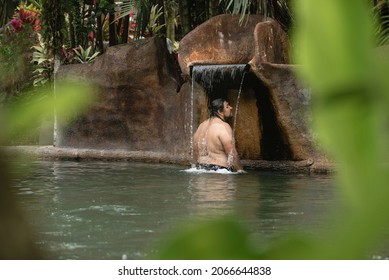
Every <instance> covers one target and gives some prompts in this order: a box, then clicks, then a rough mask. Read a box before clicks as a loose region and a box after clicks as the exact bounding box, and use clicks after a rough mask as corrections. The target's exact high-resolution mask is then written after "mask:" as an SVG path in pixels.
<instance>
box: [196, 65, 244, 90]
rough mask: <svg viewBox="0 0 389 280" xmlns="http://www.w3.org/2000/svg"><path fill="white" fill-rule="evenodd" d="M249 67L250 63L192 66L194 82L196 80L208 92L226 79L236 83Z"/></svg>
mask: <svg viewBox="0 0 389 280" xmlns="http://www.w3.org/2000/svg"><path fill="white" fill-rule="evenodd" d="M248 67H249V66H248V64H216V65H213V64H212V65H194V66H193V67H192V83H193V81H196V82H198V83H199V84H201V85H202V86H203V87H204V88H205V89H206V90H207V91H208V92H212V90H213V89H214V88H215V86H217V85H219V84H221V83H224V82H226V81H229V82H232V83H235V84H236V82H237V81H241V80H242V77H243V76H244V73H245V72H247V70H248Z"/></svg>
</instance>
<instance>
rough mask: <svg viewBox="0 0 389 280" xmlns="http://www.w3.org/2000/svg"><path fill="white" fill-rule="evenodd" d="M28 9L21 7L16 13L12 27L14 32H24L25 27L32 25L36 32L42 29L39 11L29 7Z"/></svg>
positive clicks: (11, 23)
mask: <svg viewBox="0 0 389 280" xmlns="http://www.w3.org/2000/svg"><path fill="white" fill-rule="evenodd" d="M27 8H28V9H24V8H23V6H19V7H18V9H17V12H16V13H15V15H14V17H13V19H12V20H11V22H10V25H11V26H12V27H13V30H14V32H19V31H21V30H23V28H24V26H26V25H31V26H32V27H33V30H34V31H35V32H37V31H39V30H40V29H41V24H40V23H41V22H40V20H39V11H38V10H36V11H35V10H34V9H33V8H32V7H30V6H28V7H27Z"/></svg>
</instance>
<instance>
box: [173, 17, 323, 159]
mask: <svg viewBox="0 0 389 280" xmlns="http://www.w3.org/2000/svg"><path fill="white" fill-rule="evenodd" d="M179 63H180V66H181V68H182V71H183V73H184V74H186V75H188V76H189V75H190V74H192V73H191V67H193V66H195V65H201V64H207V65H226V64H248V65H249V66H250V67H249V69H250V70H249V72H250V73H247V74H246V78H245V80H244V83H243V87H242V91H241V93H240V105H239V112H238V116H237V118H238V119H237V121H236V125H237V127H236V128H235V138H236V144H237V149H238V152H239V154H240V155H241V156H242V158H243V159H250V160H251V159H266V160H296V161H297V160H307V161H309V162H312V161H313V159H315V158H319V157H320V154H319V153H318V152H317V151H316V149H315V145H314V141H313V138H312V133H311V131H310V91H309V89H308V88H306V87H304V85H302V84H301V83H300V82H299V81H298V80H297V78H296V76H295V75H294V68H295V67H296V66H293V65H290V64H288V63H289V41H288V36H287V34H286V33H285V31H284V30H283V29H282V28H281V26H280V25H279V24H278V23H277V22H276V21H274V20H272V19H269V18H264V17H262V16H255V15H250V16H249V17H248V20H247V22H244V23H243V24H242V25H240V24H239V16H232V15H219V16H216V17H214V18H212V19H210V20H208V21H207V22H205V23H203V24H202V25H200V26H199V27H197V28H196V29H195V30H193V31H192V32H190V33H189V34H187V35H186V36H185V37H184V38H183V39H182V41H181V43H180V50H179ZM189 80H191V82H192V83H199V81H198V80H194V79H191V77H190V78H189ZM226 83H227V81H225V82H220V81H219V84H221V85H223V84H226ZM237 87H239V85H235V87H234V88H231V89H226V88H221V89H216V90H215V89H213V92H211V91H210V90H209V89H206V90H205V92H204V91H203V92H202V91H198V94H200V95H201V94H206V95H207V96H208V98H210V99H212V98H216V97H226V98H228V99H229V100H230V101H231V102H232V103H233V104H237V102H238V100H237V96H238V94H239V91H237V90H236V88H237ZM205 88H207V87H206V86H205ZM208 88H209V87H208ZM202 100H206V98H202ZM201 107H202V108H201ZM206 108H207V104H206V101H204V102H203V103H202V104H201V105H200V106H198V107H197V108H196V109H197V110H200V111H201V110H203V111H206ZM199 115H202V116H203V117H202V118H201V119H199V120H198V121H199V122H200V121H202V120H203V119H204V118H206V116H204V114H203V113H200V114H199Z"/></svg>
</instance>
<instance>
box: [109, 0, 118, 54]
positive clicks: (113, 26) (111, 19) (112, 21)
mask: <svg viewBox="0 0 389 280" xmlns="http://www.w3.org/2000/svg"><path fill="white" fill-rule="evenodd" d="M110 2H111V4H115V1H114V0H110ZM116 44H117V43H116V24H115V11H110V12H109V46H110V47H111V46H115V45H116Z"/></svg>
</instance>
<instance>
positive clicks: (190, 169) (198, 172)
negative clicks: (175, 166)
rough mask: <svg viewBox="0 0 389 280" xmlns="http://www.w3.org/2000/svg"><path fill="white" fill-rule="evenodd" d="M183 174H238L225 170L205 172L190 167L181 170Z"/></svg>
mask: <svg viewBox="0 0 389 280" xmlns="http://www.w3.org/2000/svg"><path fill="white" fill-rule="evenodd" d="M181 171H182V172H185V173H192V174H205V173H206V174H239V173H238V172H235V171H229V170H227V169H225V168H222V169H219V170H205V169H201V168H197V167H196V166H192V167H191V168H187V169H183V170H181Z"/></svg>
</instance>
